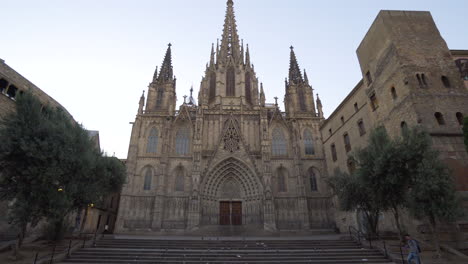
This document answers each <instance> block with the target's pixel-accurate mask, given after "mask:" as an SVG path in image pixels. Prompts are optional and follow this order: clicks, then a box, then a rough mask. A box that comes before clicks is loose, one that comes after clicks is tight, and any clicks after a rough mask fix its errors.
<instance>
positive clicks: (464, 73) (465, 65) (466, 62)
mask: <svg viewBox="0 0 468 264" xmlns="http://www.w3.org/2000/svg"><path fill="white" fill-rule="evenodd" d="M455 64H456V65H457V67H458V69H459V70H460V73H461V77H462V79H463V80H465V81H468V59H466V58H465V59H458V60H456V61H455Z"/></svg>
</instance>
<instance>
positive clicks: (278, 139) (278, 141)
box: [271, 127, 287, 156]
mask: <svg viewBox="0 0 468 264" xmlns="http://www.w3.org/2000/svg"><path fill="white" fill-rule="evenodd" d="M272 139H273V140H272V142H271V145H272V146H271V149H272V153H273V155H274V156H284V155H286V154H287V151H286V138H285V137H284V133H283V130H282V129H280V128H278V127H277V128H275V129H274V130H273V137H272Z"/></svg>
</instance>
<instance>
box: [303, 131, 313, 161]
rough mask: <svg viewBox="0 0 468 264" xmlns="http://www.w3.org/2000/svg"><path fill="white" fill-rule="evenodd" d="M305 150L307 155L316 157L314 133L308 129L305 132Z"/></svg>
mask: <svg viewBox="0 0 468 264" xmlns="http://www.w3.org/2000/svg"><path fill="white" fill-rule="evenodd" d="M304 149H305V154H306V155H314V154H315V150H314V142H313V139H312V133H310V131H309V130H308V129H306V130H305V131H304Z"/></svg>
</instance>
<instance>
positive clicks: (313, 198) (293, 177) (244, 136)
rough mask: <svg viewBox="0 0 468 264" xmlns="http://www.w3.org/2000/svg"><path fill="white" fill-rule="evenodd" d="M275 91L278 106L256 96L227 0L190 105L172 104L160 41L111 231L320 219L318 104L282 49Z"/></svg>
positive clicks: (324, 207) (322, 223)
mask: <svg viewBox="0 0 468 264" xmlns="http://www.w3.org/2000/svg"><path fill="white" fill-rule="evenodd" d="M285 89H286V95H285V99H284V100H285V105H286V112H285V113H284V112H280V110H279V107H278V105H277V104H266V103H265V93H264V90H263V87H262V84H261V83H259V81H258V79H257V77H256V74H255V70H254V68H253V65H252V64H251V62H250V54H249V49H248V46H247V47H246V48H245V50H244V45H243V44H241V43H240V40H239V36H238V34H237V28H236V22H235V17H234V10H233V3H232V1H231V0H230V1H228V4H227V11H226V18H225V23H224V29H223V35H222V40H221V43H220V44H219V45H216V48H215V47H214V45H213V47H212V51H211V58H210V61H209V63H208V64H207V67H206V70H205V76H204V78H203V80H202V82H201V87H200V92H199V94H198V104H196V103H195V100H194V98H193V97H192V96H190V98H189V99H188V101H187V102H184V103H183V104H182V105H181V106H180V107H179V109H178V111H176V79H175V78H174V77H173V69H172V64H171V46H170V45H169V47H168V49H167V53H166V56H165V58H164V62H163V64H162V68H161V69H160V71H159V72H158V70H157V69H156V72H155V74H154V77H153V81H152V82H151V84H150V85H149V88H148V94H147V96H146V102H145V96H144V95H143V96H142V97H141V99H140V107H139V110H138V115H137V117H136V119H135V122H134V123H133V128H132V134H131V139H130V146H129V152H128V159H127V170H128V182H127V184H125V185H124V188H123V191H122V194H121V202H120V208H119V216H118V220H117V227H116V228H117V229H116V232H131V231H138V230H147V231H159V230H174V229H179V230H180V229H182V230H183V229H194V228H198V227H203V226H212V225H244V226H252V227H255V228H261V229H265V230H277V229H282V230H298V229H309V228H323V227H330V226H331V225H332V223H333V221H332V219H331V217H330V212H329V210H330V207H331V204H330V198H329V197H330V195H329V193H328V192H327V188H326V186H325V183H324V181H323V177H324V173H325V170H326V168H325V162H324V155H323V151H322V149H323V148H322V143H321V138H320V132H319V126H320V122H322V121H323V115H322V114H321V104H320V101H318V102H317V104H318V109H316V106H315V102H314V96H313V92H312V87H311V86H310V85H309V83H308V80H307V75H306V74H305V72H304V74H302V72H301V70H300V69H299V66H298V63H297V60H296V57H295V54H294V50H293V49H292V47H291V62H290V72H289V79H288V80H286V84H285Z"/></svg>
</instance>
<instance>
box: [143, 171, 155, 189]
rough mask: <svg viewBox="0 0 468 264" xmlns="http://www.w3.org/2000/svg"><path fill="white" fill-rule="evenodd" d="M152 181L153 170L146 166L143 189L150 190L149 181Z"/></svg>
mask: <svg viewBox="0 0 468 264" xmlns="http://www.w3.org/2000/svg"><path fill="white" fill-rule="evenodd" d="M152 181H153V170H152V169H151V168H149V167H148V168H146V170H145V181H144V184H143V190H145V191H148V190H151V182H152Z"/></svg>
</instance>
